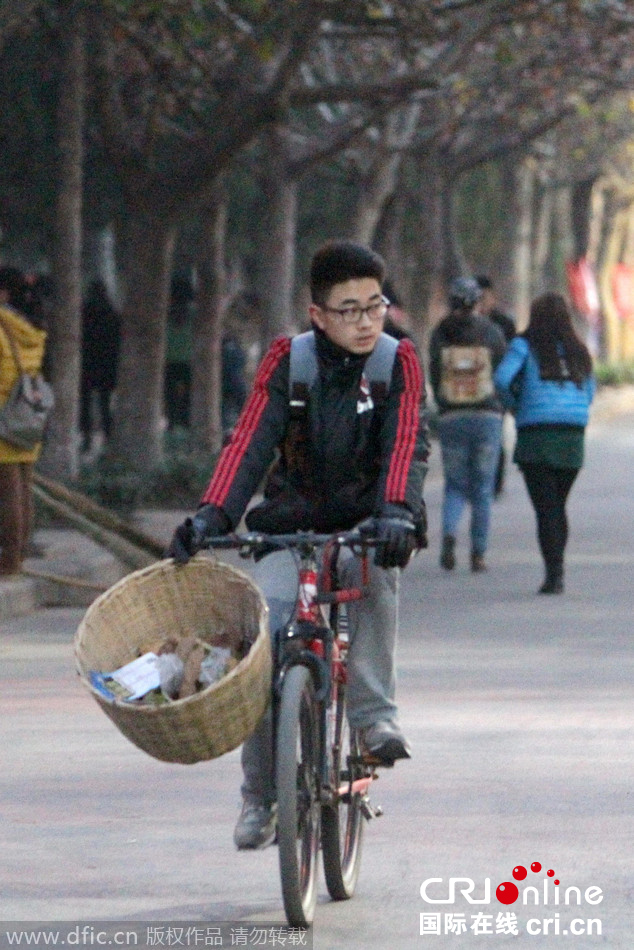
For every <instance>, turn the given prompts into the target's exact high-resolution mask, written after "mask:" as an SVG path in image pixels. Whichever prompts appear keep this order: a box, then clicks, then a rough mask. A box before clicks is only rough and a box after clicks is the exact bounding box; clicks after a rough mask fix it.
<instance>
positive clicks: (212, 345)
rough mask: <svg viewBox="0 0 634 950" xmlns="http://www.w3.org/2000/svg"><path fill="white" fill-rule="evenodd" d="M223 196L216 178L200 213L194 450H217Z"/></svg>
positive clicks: (223, 278) (223, 285)
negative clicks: (200, 237) (200, 246)
mask: <svg viewBox="0 0 634 950" xmlns="http://www.w3.org/2000/svg"><path fill="white" fill-rule="evenodd" d="M227 210H228V196H227V194H226V191H225V188H224V183H223V182H222V181H219V182H218V183H217V185H216V188H215V195H214V200H212V201H210V203H209V205H208V206H207V207H206V208H205V210H204V212H203V226H204V232H203V239H202V253H203V257H202V259H201V261H200V264H199V270H198V273H199V279H200V284H199V289H198V295H197V307H196V316H195V317H194V352H193V354H192V389H191V392H192V398H191V427H192V435H193V438H194V441H195V445H196V450H197V451H198V450H200V451H206V452H210V453H216V452H218V451H219V450H220V447H221V445H222V422H221V414H222V322H223V316H224V307H225V304H226V297H227V292H226V290H227V273H226V265H225V237H226V229H227Z"/></svg>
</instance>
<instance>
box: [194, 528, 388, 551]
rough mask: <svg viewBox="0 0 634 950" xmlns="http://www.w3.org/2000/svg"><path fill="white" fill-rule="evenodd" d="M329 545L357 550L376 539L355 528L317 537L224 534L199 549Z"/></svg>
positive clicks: (311, 534)
mask: <svg viewBox="0 0 634 950" xmlns="http://www.w3.org/2000/svg"><path fill="white" fill-rule="evenodd" d="M330 542H333V543H335V544H337V545H339V546H340V547H348V548H350V549H351V550H353V549H354V548H359V547H367V548H371V547H375V546H376V544H377V539H376V538H375V537H374V535H373V534H372V533H371V532H369V531H365V530H362V529H359V528H352V529H351V530H350V531H335V532H333V533H332V534H319V533H317V532H315V531H295V532H294V533H292V534H265V533H263V532H260V531H249V532H246V533H244V534H236V533H233V534H224V535H217V536H215V537H210V538H205V540H204V545H203V547H205V548H219V549H241V548H242V549H248V550H250V551H251V550H257V548H263V547H269V548H278V549H283V548H304V549H311V548H312V549H314V548H320V547H325V546H326V545H327V544H329V543H330Z"/></svg>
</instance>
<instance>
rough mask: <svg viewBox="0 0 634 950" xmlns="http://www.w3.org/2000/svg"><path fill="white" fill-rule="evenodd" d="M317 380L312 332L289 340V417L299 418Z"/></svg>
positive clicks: (313, 335) (315, 352) (315, 354)
mask: <svg viewBox="0 0 634 950" xmlns="http://www.w3.org/2000/svg"><path fill="white" fill-rule="evenodd" d="M316 379H317V348H316V345H315V334H314V332H313V331H312V330H308V331H307V332H306V333H300V334H299V336H295V337H293V339H292V340H291V363H290V371H289V375H288V400H289V405H290V408H291V417H295V416H300V415H302V413H303V412H304V410H305V409H306V406H307V404H308V396H309V394H310V390H311V388H312V386H313V383H314V382H315V380H316Z"/></svg>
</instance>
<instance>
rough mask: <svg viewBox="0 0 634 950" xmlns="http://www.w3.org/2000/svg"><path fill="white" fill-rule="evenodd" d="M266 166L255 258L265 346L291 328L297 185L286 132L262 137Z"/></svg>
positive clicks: (269, 133)
mask: <svg viewBox="0 0 634 950" xmlns="http://www.w3.org/2000/svg"><path fill="white" fill-rule="evenodd" d="M265 144H266V153H267V165H266V168H264V169H263V181H262V189H263V193H264V197H265V210H264V213H263V215H262V220H261V221H260V223H259V228H258V243H259V247H258V257H259V260H260V288H261V296H262V324H263V331H264V334H265V335H266V336H267V337H268V339H267V340H266V341H263V342H265V343H268V342H269V341H270V339H271V338H272V337H274V336H277V335H278V334H279V333H286V332H288V331H289V329H292V328H293V325H294V322H295V321H294V313H293V296H294V288H295V241H296V238H297V197H298V190H299V189H298V182H297V179H296V178H295V177H293V176H292V174H291V171H290V164H289V153H288V144H287V141H286V131H285V129H283V128H274V129H271V130H270V131H268V132H267V133H266V135H265Z"/></svg>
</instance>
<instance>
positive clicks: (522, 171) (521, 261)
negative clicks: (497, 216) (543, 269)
mask: <svg viewBox="0 0 634 950" xmlns="http://www.w3.org/2000/svg"><path fill="white" fill-rule="evenodd" d="M534 193H535V168H534V163H533V162H532V161H531V160H530V159H524V161H522V162H521V163H520V164H519V165H518V166H517V167H516V192H515V202H514V206H513V208H512V214H513V218H514V220H515V222H516V232H515V234H516V236H515V241H514V242H513V247H514V250H515V255H514V262H513V263H514V267H513V272H514V286H515V296H514V303H513V311H514V313H515V314H516V316H517V326H518V329H520V330H521V329H522V327H525V326H526V324H527V322H528V314H529V310H530V303H531V295H532V287H531V270H532V269H531V261H532V239H533V198H534Z"/></svg>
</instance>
